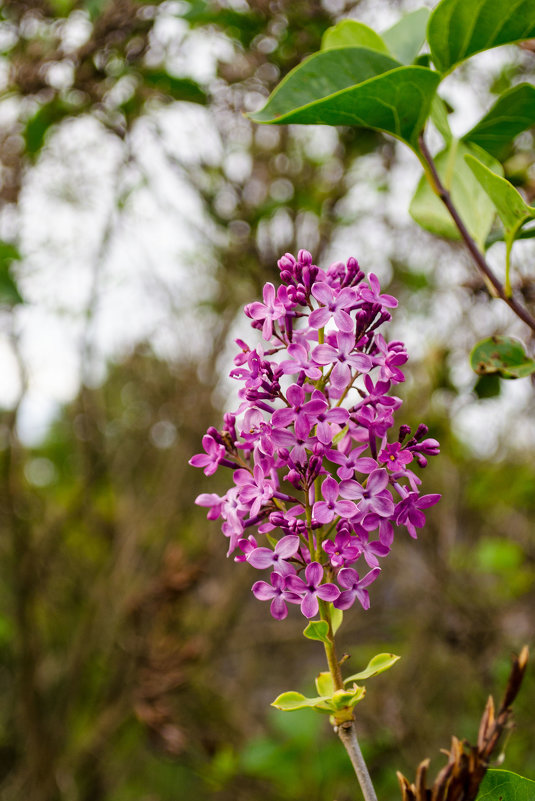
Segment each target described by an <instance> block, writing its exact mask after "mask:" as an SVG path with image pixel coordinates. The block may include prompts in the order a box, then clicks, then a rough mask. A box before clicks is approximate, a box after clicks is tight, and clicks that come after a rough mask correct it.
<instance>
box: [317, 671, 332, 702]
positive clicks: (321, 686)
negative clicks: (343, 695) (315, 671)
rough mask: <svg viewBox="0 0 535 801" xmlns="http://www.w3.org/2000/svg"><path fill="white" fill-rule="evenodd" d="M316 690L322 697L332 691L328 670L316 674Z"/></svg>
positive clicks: (329, 694)
mask: <svg viewBox="0 0 535 801" xmlns="http://www.w3.org/2000/svg"><path fill="white" fill-rule="evenodd" d="M316 690H317V691H318V693H319V694H320V695H321V696H322V697H326V696H329V697H330V696H331V695H332V694H333V693H334V683H333V677H332V676H331V674H330V673H329V672H328V671H327V672H325V673H320V674H319V675H318V676H316Z"/></svg>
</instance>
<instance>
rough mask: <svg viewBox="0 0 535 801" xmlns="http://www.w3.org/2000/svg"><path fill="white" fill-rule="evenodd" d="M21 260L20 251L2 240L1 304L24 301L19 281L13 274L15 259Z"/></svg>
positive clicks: (11, 304)
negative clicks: (18, 284)
mask: <svg viewBox="0 0 535 801" xmlns="http://www.w3.org/2000/svg"><path fill="white" fill-rule="evenodd" d="M19 260H20V253H19V251H18V250H17V248H16V247H15V246H14V245H12V244H11V243H10V242H3V241H1V240H0V306H9V307H13V306H17V305H18V304H19V303H24V300H23V298H22V296H21V294H20V292H19V288H18V286H17V282H16V281H15V279H14V278H13V275H12V274H11V268H12V264H13V262H14V261H19Z"/></svg>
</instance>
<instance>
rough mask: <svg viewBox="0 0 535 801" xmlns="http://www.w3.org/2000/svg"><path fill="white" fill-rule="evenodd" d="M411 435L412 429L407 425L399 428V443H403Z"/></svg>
mask: <svg viewBox="0 0 535 801" xmlns="http://www.w3.org/2000/svg"><path fill="white" fill-rule="evenodd" d="M410 433H411V427H410V426H407V425H402V426H400V427H399V435H398V442H403V440H404V439H405V437H408V436H409V434H410Z"/></svg>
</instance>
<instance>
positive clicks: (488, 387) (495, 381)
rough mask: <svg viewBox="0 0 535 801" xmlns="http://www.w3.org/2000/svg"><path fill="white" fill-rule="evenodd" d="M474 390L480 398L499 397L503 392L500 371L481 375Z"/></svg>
mask: <svg viewBox="0 0 535 801" xmlns="http://www.w3.org/2000/svg"><path fill="white" fill-rule="evenodd" d="M474 392H475V393H476V395H477V397H478V398H479V399H480V400H483V399H484V398H497V397H498V395H499V394H500V392H501V384H500V376H499V374H498V373H489V374H488V375H480V376H479V377H478V379H477V381H476V383H475V385H474Z"/></svg>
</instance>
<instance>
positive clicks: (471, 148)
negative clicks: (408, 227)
mask: <svg viewBox="0 0 535 801" xmlns="http://www.w3.org/2000/svg"><path fill="white" fill-rule="evenodd" d="M467 155H475V156H476V157H477V158H478V159H479V160H480V161H482V162H483V163H484V164H486V165H487V166H488V167H490V169H492V170H493V171H495V172H497V173H500V172H502V166H501V164H499V163H498V162H497V161H495V160H494V159H493V158H492V156H489V155H488V153H485V151H484V150H481V148H479V147H477V146H476V145H471V144H468V143H464V142H459V141H458V140H452V142H450V144H449V145H448V146H447V147H446V148H445V149H444V150H442V152H441V153H439V154H438V155H437V156H436V158H435V165H436V168H437V171H438V174H439V176H440V178H441V180H442V183H443V184H444V186H445V187H446V189H448V190H449V192H450V194H451V198H452V201H453V204H454V205H455V207H456V208H457V211H458V212H459V214H460V216H461V219H462V220H463V221H464V224H465V225H466V227H467V229H468V231H469V232H470V234H471V236H472V237H473V238H474V239H475V241H476V242H477V244H478V245H479V247H480V248H482V249H483V248H484V245H485V239H486V237H487V234H488V233H489V231H490V229H491V226H492V221H493V220H494V216H495V214H496V210H495V208H494V204H493V202H492V200H491V199H490V198H489V196H488V195H487V193H486V192H485V190H484V189H483V187H482V186H481V184H480V183H479V181H478V180H477V179H476V177H475V175H474V174H473V172H472V170H471V169H470V168H469V166H468V164H467V163H466V161H465V158H464V157H465V156H467ZM409 211H410V214H411V216H412V217H413V219H414V220H415V221H416V222H417V223H418V224H419V225H421V226H422V228H425V229H426V230H427V231H431V233H433V234H437V235H438V236H444V237H446V238H447V239H460V234H459V231H458V230H457V227H456V225H455V223H454V222H453V220H452V218H451V216H450V214H449V212H448V210H447V208H446V207H445V205H444V204H443V203H442V201H441V200H440V198H439V197H438V195H436V194H435V192H434V191H433V189H432V188H431V186H430V185H429V183H428V181H427V179H426V178H425V176H422V178H421V180H420V183H419V184H418V187H417V189H416V192H415V194H414V197H413V199H412V201H411V205H410V209H409Z"/></svg>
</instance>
